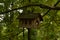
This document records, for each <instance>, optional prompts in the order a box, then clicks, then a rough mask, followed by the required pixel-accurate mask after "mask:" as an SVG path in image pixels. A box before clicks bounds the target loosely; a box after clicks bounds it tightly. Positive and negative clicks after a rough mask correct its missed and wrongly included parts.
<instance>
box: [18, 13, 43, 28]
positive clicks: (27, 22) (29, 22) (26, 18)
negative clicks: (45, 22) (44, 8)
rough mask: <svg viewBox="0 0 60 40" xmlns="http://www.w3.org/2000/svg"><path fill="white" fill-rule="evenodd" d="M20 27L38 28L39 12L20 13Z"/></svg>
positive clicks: (40, 18)
mask: <svg viewBox="0 0 60 40" xmlns="http://www.w3.org/2000/svg"><path fill="white" fill-rule="evenodd" d="M18 19H19V23H20V24H19V25H20V27H25V28H38V26H39V24H40V21H42V17H41V15H40V13H31V14H24V13H22V14H20V15H19V16H18Z"/></svg>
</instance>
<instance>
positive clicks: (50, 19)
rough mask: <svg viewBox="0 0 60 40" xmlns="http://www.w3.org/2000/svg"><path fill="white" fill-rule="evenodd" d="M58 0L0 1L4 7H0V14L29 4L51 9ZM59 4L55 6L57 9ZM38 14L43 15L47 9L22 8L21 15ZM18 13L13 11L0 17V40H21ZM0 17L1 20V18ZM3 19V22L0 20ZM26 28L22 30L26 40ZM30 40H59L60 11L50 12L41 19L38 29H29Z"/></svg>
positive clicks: (21, 33)
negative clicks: (37, 4) (45, 6)
mask: <svg viewBox="0 0 60 40" xmlns="http://www.w3.org/2000/svg"><path fill="white" fill-rule="evenodd" d="M57 1H58V0H31V1H30V2H29V0H0V3H4V6H3V5H2V4H1V5H0V12H3V11H7V10H11V9H14V8H18V7H21V6H24V5H28V4H29V3H39V4H44V5H48V6H51V7H53V6H54V4H55V3H56V2H57ZM59 5H60V3H59V4H58V5H57V6H58V7H60V6H59ZM28 11H30V12H33V13H40V14H41V15H44V14H45V13H46V12H47V11H48V9H42V8H40V7H35V6H31V7H28V8H23V13H26V12H28ZM19 13H20V12H19V11H17V10H15V11H12V12H9V13H7V14H4V16H0V40H23V28H20V26H19V20H17V17H18V15H19ZM1 17H2V18H1ZM1 19H3V20H1ZM27 34H28V31H27V28H25V29H24V39H25V40H28V35H27ZM30 35H31V40H60V10H50V11H49V12H48V14H46V15H45V16H44V17H43V22H42V23H41V24H40V28H39V29H31V34H30Z"/></svg>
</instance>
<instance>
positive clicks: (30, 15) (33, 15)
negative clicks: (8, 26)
mask: <svg viewBox="0 0 60 40" xmlns="http://www.w3.org/2000/svg"><path fill="white" fill-rule="evenodd" d="M37 17H39V18H40V19H42V17H41V15H40V13H21V14H20V15H19V16H18V19H35V18H37Z"/></svg>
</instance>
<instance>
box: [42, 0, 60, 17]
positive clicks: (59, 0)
mask: <svg viewBox="0 0 60 40" xmlns="http://www.w3.org/2000/svg"><path fill="white" fill-rule="evenodd" d="M59 2H60V0H58V1H57V3H56V4H55V5H54V7H55V6H57V4H58V3H59ZM50 10H51V9H49V10H48V11H47V12H46V13H45V14H44V15H43V16H42V17H44V16H45V15H46V14H48V12H49V11H50Z"/></svg>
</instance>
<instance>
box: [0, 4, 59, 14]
mask: <svg viewBox="0 0 60 40" xmlns="http://www.w3.org/2000/svg"><path fill="white" fill-rule="evenodd" d="M31 6H39V7H41V8H44V9H51V10H60V7H50V6H47V5H43V4H29V5H27V6H23V7H19V8H15V9H12V10H8V11H4V12H0V14H5V13H8V12H11V11H14V10H18V9H23V8H27V7H31Z"/></svg>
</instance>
